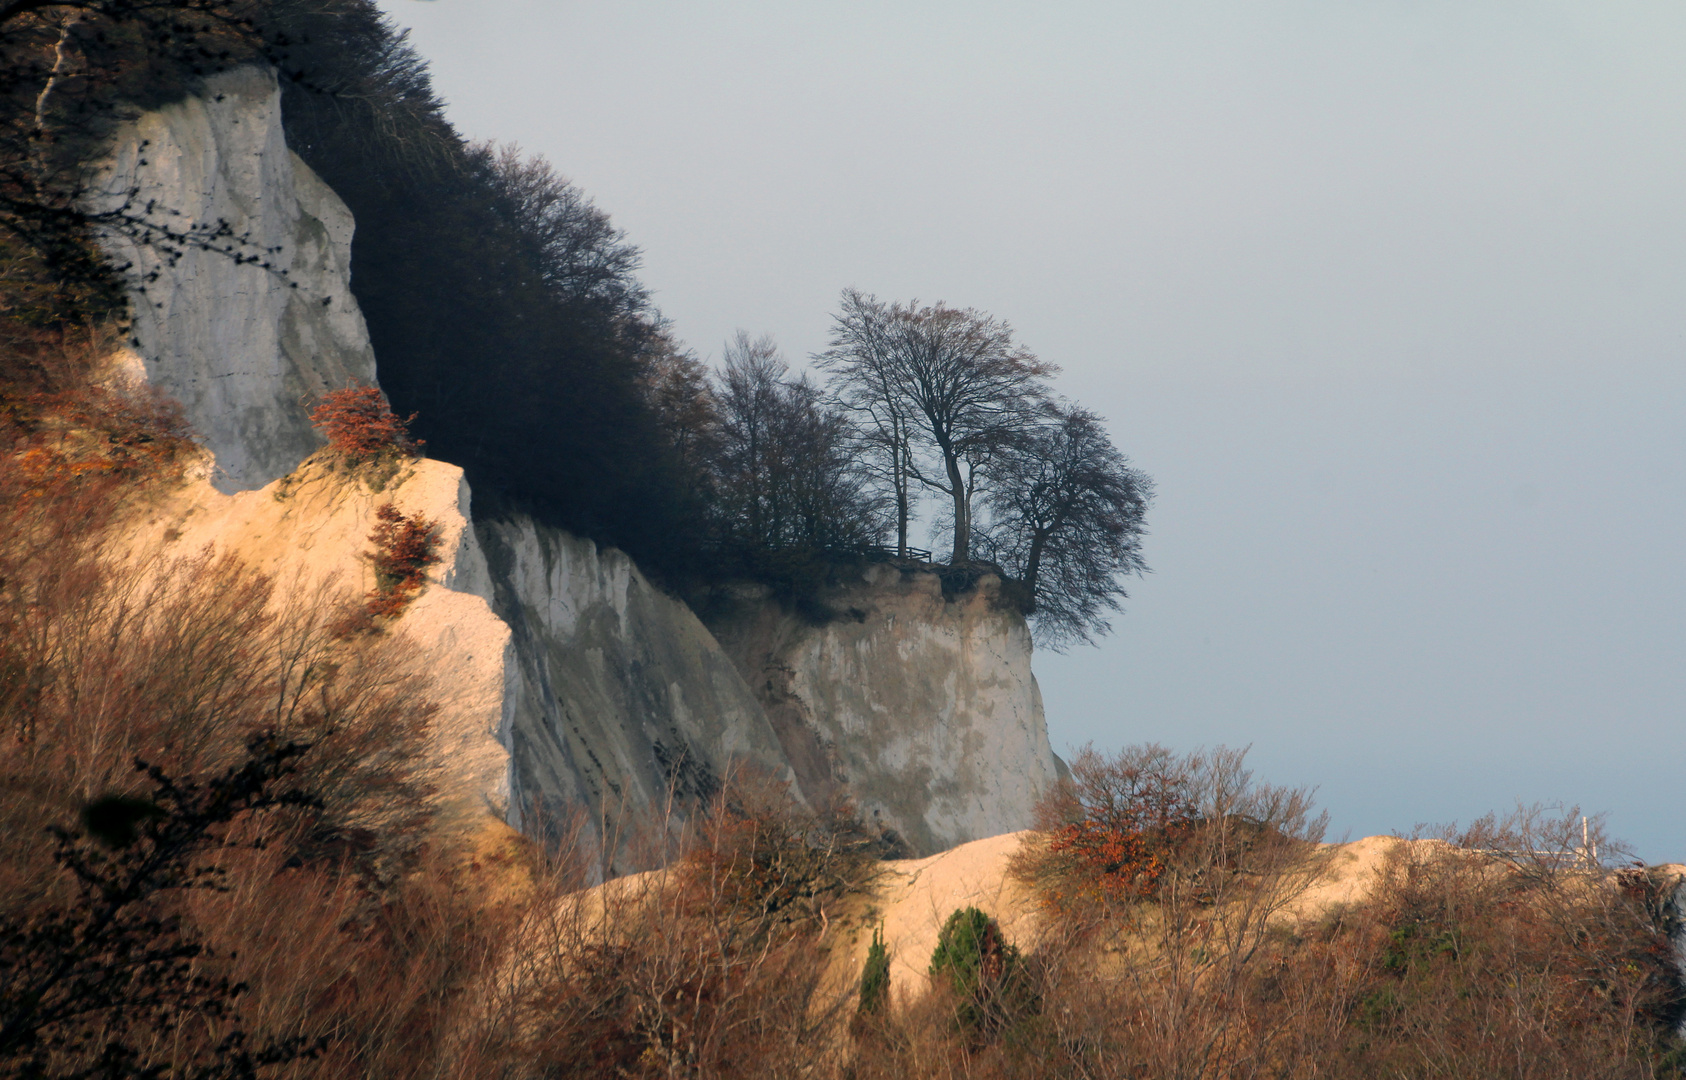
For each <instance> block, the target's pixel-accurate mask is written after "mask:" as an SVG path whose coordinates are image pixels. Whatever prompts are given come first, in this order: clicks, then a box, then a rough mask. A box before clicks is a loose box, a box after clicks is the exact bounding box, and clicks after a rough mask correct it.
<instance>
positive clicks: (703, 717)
mask: <svg viewBox="0 0 1686 1080" xmlns="http://www.w3.org/2000/svg"><path fill="white" fill-rule="evenodd" d="M475 531H476V534H477V535H478V537H479V540H480V546H481V548H482V549H483V550H484V551H485V553H486V559H487V563H488V565H489V568H490V571H491V580H492V582H493V592H494V596H493V608H494V609H495V610H496V611H497V613H498V614H499V615H500V616H502V617H503V619H504V621H505V622H507V623H508V624H509V626H510V629H511V630H512V632H513V634H514V639H515V649H516V655H517V656H518V657H519V658H520V665H521V673H520V688H519V691H518V699H519V700H518V701H517V702H516V703H515V705H514V707H513V719H512V723H511V742H510V748H511V751H512V753H513V757H514V760H515V770H516V771H515V782H514V796H515V810H516V813H517V814H520V815H524V816H526V815H532V814H534V813H537V814H540V815H551V816H554V815H557V814H563V813H567V812H569V811H573V810H584V811H585V812H586V813H588V814H590V815H591V816H592V818H593V819H594V820H602V818H603V817H604V816H606V817H607V818H608V819H610V820H611V821H614V820H619V821H621V822H622V827H624V828H631V829H638V828H642V827H645V826H648V825H650V824H651V820H652V818H653V817H654V816H658V815H662V814H663V813H665V808H667V807H669V806H671V807H673V808H674V809H675V810H676V811H677V812H678V814H679V816H680V817H683V815H684V813H685V811H686V809H687V808H688V807H690V806H694V805H695V804H696V802H697V801H698V800H705V799H707V798H708V797H709V796H711V795H713V794H714V793H715V792H717V791H718V790H719V789H720V785H721V784H722V783H723V782H724V781H725V780H726V779H727V778H728V777H729V775H730V774H731V773H732V772H733V771H734V770H736V769H739V768H742V767H745V766H751V767H754V768H756V769H758V770H760V771H761V772H762V773H763V774H765V775H771V776H772V777H774V778H776V779H785V780H788V779H791V778H792V774H791V771H790V768H789V765H788V764H787V762H786V760H785V757H784V754H783V750H782V747H781V745H780V742H779V740H778V738H777V736H776V735H775V734H774V732H773V729H772V727H771V725H770V724H769V723H768V721H767V717H766V714H765V713H764V712H763V711H762V708H761V705H760V703H759V702H758V701H757V700H756V697H755V694H754V693H753V692H752V691H751V690H750V688H749V687H748V686H747V685H746V684H745V683H744V681H743V678H742V677H741V676H740V675H739V674H738V670H737V668H736V667H735V666H734V665H733V663H732V660H731V658H730V657H728V656H727V655H726V654H725V653H724V652H723V651H721V649H720V646H719V644H718V643H716V642H715V640H714V638H713V636H712V635H710V634H709V632H708V630H707V629H706V628H705V627H704V626H703V625H702V623H701V622H700V621H698V619H697V617H696V615H694V614H693V613H692V612H691V609H690V608H688V607H686V606H685V604H684V603H683V602H682V601H680V600H677V599H675V598H674V597H671V596H669V595H667V594H666V593H664V592H662V591H661V590H660V589H658V588H656V587H655V586H654V585H652V584H651V583H650V582H649V580H648V579H646V578H645V577H644V575H643V574H642V573H640V572H639V570H638V567H637V566H636V565H634V564H633V562H632V560H631V559H630V558H628V557H627V556H626V555H625V554H623V553H622V552H620V551H618V550H615V549H613V548H610V549H607V550H602V549H599V548H598V547H597V545H596V544H594V543H593V542H592V541H590V540H586V539H582V538H580V537H576V536H573V535H571V534H569V533H566V532H562V531H560V530H557V529H551V528H547V527H545V526H541V525H537V524H535V523H534V522H533V521H532V520H531V519H528V518H525V517H516V518H512V519H509V520H502V521H481V522H476V523H475ZM523 827H525V828H528V829H530V830H542V829H543V828H545V827H546V822H545V821H539V820H532V819H531V818H530V817H529V818H528V819H527V820H524V821H523ZM598 839H602V838H601V837H599V838H598ZM615 846H616V845H615V844H613V843H610V844H608V845H607V847H609V848H611V849H612V848H615ZM616 854H617V853H614V852H611V856H612V857H615V856H616ZM616 868H617V869H626V868H627V867H619V866H617V867H616Z"/></svg>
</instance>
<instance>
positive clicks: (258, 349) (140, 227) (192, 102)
mask: <svg viewBox="0 0 1686 1080" xmlns="http://www.w3.org/2000/svg"><path fill="white" fill-rule="evenodd" d="M91 189H92V191H93V195H92V196H91V197H90V199H89V204H90V208H91V209H92V210H94V211H96V212H99V213H103V214H105V215H107V216H108V218H109V220H108V224H107V227H106V228H105V230H104V235H105V239H104V244H105V247H106V250H107V252H108V253H109V254H110V256H111V257H112V259H113V260H114V261H115V262H116V263H117V264H118V265H120V266H121V265H127V266H129V269H128V271H127V276H128V277H129V279H130V281H131V282H132V283H133V285H134V290H133V318H134V327H133V331H134V337H135V339H136V344H135V348H134V351H135V353H137V354H138V361H139V363H140V364H142V365H144V368H145V377H146V379H147V381H149V382H151V383H153V384H154V385H156V386H158V387H160V388H161V389H162V390H164V391H165V392H166V393H168V394H169V395H170V396H172V397H174V398H176V399H178V400H179V401H181V403H182V405H183V406H184V407H185V408H186V410H187V416H188V419H189V420H190V421H192V423H193V426H194V428H195V430H196V431H197V434H198V436H199V438H200V439H201V441H202V442H203V443H204V444H205V446H206V447H207V448H208V449H209V450H210V451H211V453H212V454H213V455H215V458H216V465H215V468H214V470H213V472H212V476H211V479H212V483H214V484H215V485H216V487H217V489H218V490H220V491H222V492H224V493H225V494H226V493H230V492H235V491H246V490H249V489H252V488H258V487H262V486H263V485H265V484H267V483H269V482H270V481H272V480H275V479H277V478H278V477H280V476H283V475H285V474H286V473H287V472H289V471H290V470H291V469H292V468H293V466H294V465H296V464H297V463H298V462H299V461H300V460H301V459H302V458H304V457H305V456H306V455H307V454H309V453H310V452H311V451H313V450H315V449H316V448H317V447H318V446H320V445H321V440H320V439H319V438H318V437H317V435H316V433H315V431H313V430H312V429H311V426H310V421H309V417H308V416H307V414H306V413H305V411H304V410H303V409H302V408H301V407H300V404H299V403H300V401H301V400H302V399H304V398H305V397H307V396H315V395H317V394H320V393H321V392H322V391H324V390H329V389H333V388H335V387H340V386H345V385H346V384H347V382H348V381H350V380H353V379H356V380H359V381H362V382H373V381H374V377H375V354H374V350H373V349H371V348H370V346H369V336H368V332H367V330H366V329H365V327H364V325H363V316H362V314H361V313H360V312H359V311H358V308H357V301H356V300H355V299H353V297H352V295H351V287H350V286H351V233H352V220H351V212H350V211H349V210H347V209H346V206H345V204H344V203H343V202H341V201H340V199H339V197H338V196H337V195H335V194H334V193H333V192H332V191H331V190H329V189H328V187H327V185H325V184H323V183H322V181H321V180H319V179H318V178H317V176H316V174H315V173H314V172H312V171H311V170H310V167H309V166H307V165H306V164H305V163H304V162H303V161H302V160H300V159H299V157H298V155H296V154H294V153H293V152H292V151H290V150H288V149H287V143H286V140H285V138H284V137H283V134H282V130H281V92H280V88H279V87H278V86H277V84H276V81H275V75H274V73H273V72H270V71H267V70H263V69H260V68H253V67H247V68H239V69H236V70H234V71H230V72H226V73H224V74H221V75H217V76H215V77H213V78H211V79H210V80H209V81H208V83H207V85H206V96H204V97H190V98H188V99H186V100H184V101H181V102H178V103H176V104H173V105H169V106H166V107H165V108H162V109H159V110H157V111H155V112H149V113H146V114H145V115H143V116H141V117H140V118H139V119H137V120H136V121H134V122H133V123H129V124H126V125H124V127H123V128H122V130H121V131H120V132H119V133H118V135H117V138H116V140H115V142H114V143H113V146H112V149H111V152H110V154H109V156H108V158H107V160H106V161H105V162H104V164H103V166H102V167H101V169H100V170H99V172H98V174H97V175H96V177H95V179H94V181H93V183H92V185H91ZM137 374H138V373H137Z"/></svg>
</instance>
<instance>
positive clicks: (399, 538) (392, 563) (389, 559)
mask: <svg viewBox="0 0 1686 1080" xmlns="http://www.w3.org/2000/svg"><path fill="white" fill-rule="evenodd" d="M375 517H376V518H377V519H378V521H377V523H376V525H375V531H374V532H372V533H370V534H369V540H370V541H371V542H372V543H373V544H374V545H375V550H374V551H372V552H370V553H369V561H370V562H371V563H372V564H373V565H374V568H375V587H374V589H373V590H372V591H371V592H370V593H369V596H368V602H367V605H366V606H367V608H368V612H369V615H370V617H372V618H377V619H379V618H396V617H397V616H398V615H400V614H402V613H403V611H404V609H405V608H406V607H408V606H409V604H410V601H411V600H413V599H415V596H416V594H417V593H418V592H420V591H421V587H422V586H423V585H424V584H426V582H427V568H428V567H430V566H432V565H433V564H434V563H436V562H438V561H439V555H438V547H439V523H438V522H435V521H429V520H428V519H427V518H425V517H423V516H422V515H420V514H413V515H410V516H408V517H406V516H405V515H404V514H403V513H402V512H401V511H399V509H398V508H397V507H396V506H394V505H392V504H391V503H382V504H381V505H380V506H379V507H378V508H377V509H376V510H375Z"/></svg>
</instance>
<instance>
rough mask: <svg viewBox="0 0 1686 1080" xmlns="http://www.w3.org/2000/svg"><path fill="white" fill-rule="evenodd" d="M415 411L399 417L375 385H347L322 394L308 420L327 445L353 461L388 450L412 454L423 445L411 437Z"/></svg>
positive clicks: (370, 457) (378, 454) (362, 459)
mask: <svg viewBox="0 0 1686 1080" xmlns="http://www.w3.org/2000/svg"><path fill="white" fill-rule="evenodd" d="M415 419H416V414H415V413H411V414H410V415H409V416H408V417H400V416H398V415H397V414H396V413H394V412H393V411H392V407H391V406H389V405H388V404H387V403H386V398H385V397H384V396H383V395H382V394H381V391H380V387H378V386H356V385H353V386H347V387H345V388H343V389H340V390H330V391H328V392H327V393H326V394H323V395H322V401H321V404H319V405H317V406H316V408H315V410H314V411H312V412H311V414H310V422H311V424H313V425H314V426H315V427H316V428H317V430H319V431H321V432H322V434H323V435H325V436H327V438H328V446H329V448H330V449H332V450H334V451H335V452H336V453H339V454H342V455H344V456H345V457H347V458H349V459H350V460H352V461H354V462H362V461H368V460H370V459H372V458H375V457H379V456H380V455H381V454H383V453H385V452H388V451H396V452H398V453H401V454H406V455H414V454H415V453H416V452H417V450H418V449H419V448H420V447H421V446H422V445H423V444H422V443H421V442H419V441H417V440H414V439H411V438H410V424H412V423H414V422H415Z"/></svg>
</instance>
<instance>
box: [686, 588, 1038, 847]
mask: <svg viewBox="0 0 1686 1080" xmlns="http://www.w3.org/2000/svg"><path fill="white" fill-rule="evenodd" d="M1000 593H1001V580H1000V579H999V578H998V577H996V576H994V575H993V574H984V575H982V576H981V577H978V578H977V579H976V580H974V581H971V582H968V583H967V585H966V587H965V588H963V589H960V590H958V591H954V592H949V593H946V594H945V591H944V588H943V582H942V579H941V578H940V577H939V576H938V575H937V574H936V573H933V572H930V571H927V570H918V569H913V568H899V567H897V566H893V565H887V564H881V565H876V566H871V567H869V568H868V569H867V570H866V571H865V574H864V576H863V577H862V578H861V580H859V581H858V582H855V583H853V584H849V585H843V586H839V587H837V588H835V589H833V590H832V591H830V592H828V593H827V594H826V595H825V596H824V597H823V604H824V606H825V607H827V608H829V609H830V611H831V612H832V615H831V617H829V618H823V619H819V620H816V619H814V618H813V617H811V616H809V615H803V614H800V613H798V612H797V611H795V610H792V609H788V608H786V607H784V606H782V605H780V604H777V603H774V602H772V600H771V598H770V597H769V596H767V595H766V594H765V593H764V592H757V591H740V592H739V593H738V595H737V596H736V597H735V598H734V600H733V601H732V602H729V603H727V604H726V605H724V607H723V609H722V610H721V612H720V613H719V614H718V615H711V616H710V620H709V621H710V627H711V629H712V630H713V631H714V632H715V635H716V636H717V637H718V638H719V640H720V642H721V643H722V644H723V645H724V646H725V648H726V651H727V652H728V653H730V654H731V656H732V658H733V660H734V661H735V662H736V663H737V665H738V668H739V670H740V671H741V672H742V673H743V676H744V678H745V679H746V680H747V681H748V682H749V684H750V685H751V686H752V687H753V688H754V690H755V693H756V696H757V697H758V698H759V699H760V701H761V704H762V706H763V707H764V708H765V709H766V711H767V715H768V717H769V718H770V719H771V721H772V724H773V727H774V730H776V731H777V732H778V736H779V739H780V742H781V745H782V746H783V748H784V751H785V754H786V756H787V757H788V759H789V761H790V762H791V765H792V766H793V767H794V769H795V771H796V775H797V778H798V780H799V782H800V784H801V786H802V790H803V791H804V792H805V793H807V794H808V795H809V797H810V799H811V800H812V799H815V798H819V799H825V798H830V797H833V796H835V795H845V794H846V795H847V796H849V797H851V798H852V799H853V800H854V801H855V803H856V805H857V807H858V808H859V809H860V810H861V811H862V812H863V813H864V814H866V815H868V816H869V817H871V818H875V819H877V820H878V821H879V822H881V823H882V824H884V825H886V826H888V827H890V828H893V829H895V830H896V831H897V832H899V833H900V834H901V836H902V837H903V839H904V840H906V841H907V843H908V845H909V847H910V848H911V849H912V850H913V851H914V852H916V853H921V854H929V853H931V852H935V851H941V850H943V849H944V848H948V847H952V846H954V845H955V844H962V843H966V842H967V841H970V840H976V839H979V838H981V837H986V836H993V835H996V834H998V833H1005V832H1010V831H1012V830H1014V829H1022V828H1025V827H1026V826H1027V825H1029V824H1030V823H1031V811H1032V808H1033V807H1034V806H1035V804H1036V801H1037V800H1038V799H1039V798H1040V797H1041V795H1042V793H1043V791H1044V790H1046V788H1047V787H1048V785H1050V784H1052V783H1053V782H1054V781H1055V780H1056V778H1057V777H1058V775H1059V770H1060V768H1061V766H1060V763H1059V761H1058V759H1057V758H1055V756H1054V752H1053V749H1052V748H1051V747H1050V746H1049V745H1048V728H1047V723H1046V721H1045V720H1044V718H1043V715H1042V693H1041V691H1040V690H1039V689H1038V688H1037V685H1036V676H1035V675H1033V674H1031V670H1030V659H1031V641H1030V631H1029V628H1028V627H1027V626H1026V625H1025V621H1024V617H1023V616H1022V615H1020V614H1019V613H1018V611H1017V610H1016V609H1014V607H1013V606H1012V605H1011V604H1008V603H1004V602H1003V601H1002V597H1001V594H1000Z"/></svg>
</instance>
